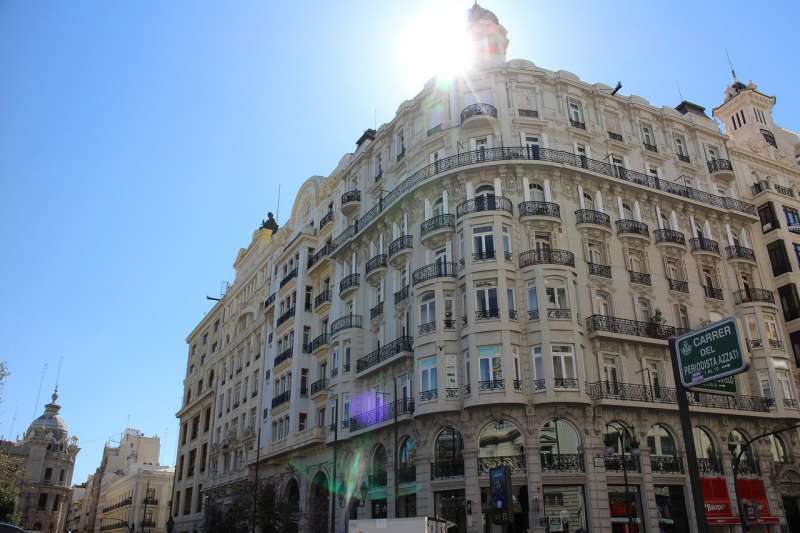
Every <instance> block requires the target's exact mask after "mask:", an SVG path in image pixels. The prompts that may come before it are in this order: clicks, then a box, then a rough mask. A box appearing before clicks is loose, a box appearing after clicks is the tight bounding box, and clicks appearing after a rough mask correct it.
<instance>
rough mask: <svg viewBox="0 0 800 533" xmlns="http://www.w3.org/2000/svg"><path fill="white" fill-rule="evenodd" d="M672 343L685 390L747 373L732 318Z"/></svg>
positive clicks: (734, 321) (693, 332)
mask: <svg viewBox="0 0 800 533" xmlns="http://www.w3.org/2000/svg"><path fill="white" fill-rule="evenodd" d="M675 344H676V346H677V352H678V353H677V355H678V366H679V368H680V374H681V383H683V386H684V387H697V386H698V385H702V384H704V383H708V382H710V381H716V380H719V379H721V378H724V377H727V376H733V375H734V374H739V373H741V372H744V371H745V370H747V364H746V363H745V360H744V355H743V354H742V348H741V343H740V342H739V329H738V326H737V324H736V319H734V318H725V319H723V320H720V321H719V322H715V323H713V324H711V325H710V326H706V327H704V328H703V329H700V330H697V331H692V332H690V333H687V334H685V335H681V336H680V337H678V338H677V339H676V342H675Z"/></svg>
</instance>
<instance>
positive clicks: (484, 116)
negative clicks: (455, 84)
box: [461, 103, 497, 126]
mask: <svg viewBox="0 0 800 533" xmlns="http://www.w3.org/2000/svg"><path fill="white" fill-rule="evenodd" d="M490 119H497V108H496V107H494V106H493V105H492V104H483V103H477V104H471V105H468V106H467V107H465V108H464V109H463V110H462V111H461V125H462V126H463V125H464V124H466V123H467V122H468V121H470V122H472V121H475V122H479V123H481V124H483V123H486V124H488V123H491V122H492V121H491V120H490ZM476 125H477V124H476Z"/></svg>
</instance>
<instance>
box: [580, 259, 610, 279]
mask: <svg viewBox="0 0 800 533" xmlns="http://www.w3.org/2000/svg"><path fill="white" fill-rule="evenodd" d="M586 266H587V268H588V269H589V275H591V276H599V277H601V278H608V279H611V267H610V266H609V265H601V264H599V263H586Z"/></svg>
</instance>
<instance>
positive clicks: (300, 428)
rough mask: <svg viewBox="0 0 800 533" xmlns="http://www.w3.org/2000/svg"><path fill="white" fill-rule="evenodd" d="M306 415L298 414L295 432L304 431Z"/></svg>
mask: <svg viewBox="0 0 800 533" xmlns="http://www.w3.org/2000/svg"><path fill="white" fill-rule="evenodd" d="M307 418H308V415H307V414H305V413H300V415H299V416H298V418H297V431H303V430H305V429H306V424H307V423H308V422H307Z"/></svg>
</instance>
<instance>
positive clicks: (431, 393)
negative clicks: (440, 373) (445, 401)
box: [419, 389, 439, 402]
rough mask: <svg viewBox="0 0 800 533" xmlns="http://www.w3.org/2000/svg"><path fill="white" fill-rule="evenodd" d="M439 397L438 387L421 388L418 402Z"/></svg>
mask: <svg viewBox="0 0 800 533" xmlns="http://www.w3.org/2000/svg"><path fill="white" fill-rule="evenodd" d="M438 397H439V390H438V389H430V390H421V391H419V401H420V402H429V401H431V400H435V399H437V398H438Z"/></svg>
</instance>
